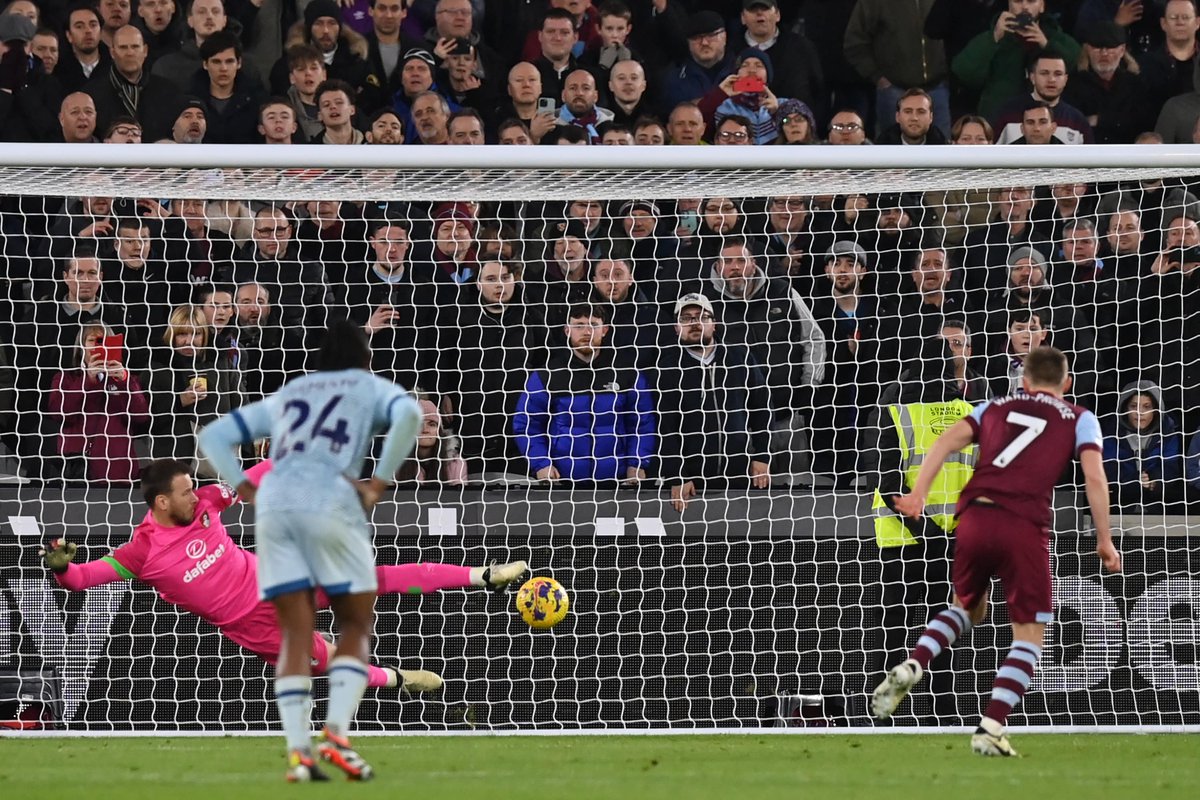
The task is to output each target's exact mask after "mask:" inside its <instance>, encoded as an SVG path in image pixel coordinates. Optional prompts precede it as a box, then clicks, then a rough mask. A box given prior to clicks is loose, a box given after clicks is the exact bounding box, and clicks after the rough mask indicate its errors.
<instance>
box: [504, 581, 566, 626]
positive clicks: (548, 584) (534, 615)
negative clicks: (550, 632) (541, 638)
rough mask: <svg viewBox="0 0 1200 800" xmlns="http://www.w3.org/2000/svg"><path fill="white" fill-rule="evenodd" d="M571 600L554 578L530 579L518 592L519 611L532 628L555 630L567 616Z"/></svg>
mask: <svg viewBox="0 0 1200 800" xmlns="http://www.w3.org/2000/svg"><path fill="white" fill-rule="evenodd" d="M570 606H571V600H570V598H569V597H567V590H566V589H564V588H563V587H562V584H560V583H559V582H558V581H556V580H554V578H530V579H529V580H527V581H526V582H525V585H524V586H522V587H521V589H520V591H518V592H517V611H519V612H521V619H523V620H525V623H526V624H527V625H529V627H531V628H537V629H538V630H545V629H546V628H553V627H554V626H555V625H557V624H558V623H560V622H562V621H563V618H564V617H566V616H567V609H568V608H570Z"/></svg>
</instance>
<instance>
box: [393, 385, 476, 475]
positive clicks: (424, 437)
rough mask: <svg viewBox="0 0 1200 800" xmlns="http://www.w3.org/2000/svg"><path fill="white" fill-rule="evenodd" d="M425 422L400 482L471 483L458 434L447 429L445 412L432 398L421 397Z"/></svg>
mask: <svg viewBox="0 0 1200 800" xmlns="http://www.w3.org/2000/svg"><path fill="white" fill-rule="evenodd" d="M420 404H421V415H422V417H423V421H422V423H421V429H420V430H419V431H418V432H417V442H416V446H415V447H414V448H413V453H412V455H411V456H409V457H408V458H407V459H406V460H405V462H404V464H403V465H401V467H400V471H399V472H397V473H396V481H397V482H398V483H404V482H407V481H412V482H415V483H417V484H418V485H420V484H442V485H445V486H462V485H464V484H465V483H466V482H467V462H466V461H464V460H463V457H462V455H460V453H459V443H458V437H457V436H455V435H454V434H452V433H451V432H450V431H448V430H446V428H445V426H444V425H443V424H442V415H441V412H439V411H438V408H437V406H436V405H434V403H433V401H432V400H429V399H428V398H424V397H422V398H421V400H420Z"/></svg>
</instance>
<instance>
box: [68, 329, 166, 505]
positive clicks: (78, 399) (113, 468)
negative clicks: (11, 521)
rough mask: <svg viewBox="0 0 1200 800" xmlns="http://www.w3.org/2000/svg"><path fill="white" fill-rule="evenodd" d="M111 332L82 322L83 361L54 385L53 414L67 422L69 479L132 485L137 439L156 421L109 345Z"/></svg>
mask: <svg viewBox="0 0 1200 800" xmlns="http://www.w3.org/2000/svg"><path fill="white" fill-rule="evenodd" d="M111 335H112V330H111V329H109V328H106V327H104V326H103V325H84V326H81V327H80V329H79V347H78V353H77V359H78V364H76V365H74V366H71V367H68V368H66V369H64V370H63V371H62V372H60V373H59V374H58V375H55V376H54V381H53V384H52V385H51V387H50V414H51V416H52V417H54V418H56V419H57V421H58V422H59V424H60V425H61V428H60V433H59V435H58V452H59V455H61V456H63V459H64V462H65V463H64V466H63V477H64V478H66V479H68V480H71V479H75V480H86V481H89V482H102V483H131V482H134V481H136V480H137V479H138V476H139V475H140V470H139V469H138V458H137V454H136V452H135V451H134V447H133V437H135V436H137V435H139V434H141V433H143V432H145V430H146V427H147V425H148V423H149V422H150V416H149V404H148V402H147V400H146V395H145V394H144V393H143V392H142V385H141V383H139V382H138V379H137V376H135V375H132V374H130V373H129V371H128V370H127V369H126V366H125V364H124V362H123V360H122V358H121V354H120V353H113V352H109V349H108V348H106V347H104V344H103V343H104V338H105V337H106V336H111ZM110 356H112V358H110V359H109V360H106V358H108V357H110Z"/></svg>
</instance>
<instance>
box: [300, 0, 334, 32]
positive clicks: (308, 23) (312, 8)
mask: <svg viewBox="0 0 1200 800" xmlns="http://www.w3.org/2000/svg"><path fill="white" fill-rule="evenodd" d="M321 17H332V18H333V19H335V20H337V24H338V27H339V28H341V27H342V9H341V8H339V7H338V4H337V3H336V2H334V0H312V2H311V3H309V4H308V5H307V6H305V7H304V27H305V28H306V29H307V28H311V27H312V26H313V23H314V22H316V21H317V20H319V19H320V18H321Z"/></svg>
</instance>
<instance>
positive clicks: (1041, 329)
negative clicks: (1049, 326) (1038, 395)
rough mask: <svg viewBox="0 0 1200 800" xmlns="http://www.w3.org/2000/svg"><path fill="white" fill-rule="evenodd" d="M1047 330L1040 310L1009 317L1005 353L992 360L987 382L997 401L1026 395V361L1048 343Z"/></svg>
mask: <svg viewBox="0 0 1200 800" xmlns="http://www.w3.org/2000/svg"><path fill="white" fill-rule="evenodd" d="M1046 334H1047V331H1046V327H1045V325H1044V324H1043V322H1042V319H1041V314H1040V312H1038V311H1037V310H1036V309H1024V310H1019V311H1013V312H1011V313H1010V314H1009V315H1008V341H1007V343H1006V344H1005V346H1004V350H1003V351H1002V352H999V353H997V354H995V355H993V356H991V357H990V358H989V359H988V362H987V372H986V375H987V378H988V382H989V383H990V384H991V386H992V394H993V395H995V396H996V397H1007V396H1008V395H1010V394H1018V393H1020V392H1023V391H1024V389H1023V388H1022V386H1021V379H1022V378H1023V377H1024V376H1025V357H1026V356H1027V355H1029V354H1030V352H1032V351H1033V350H1034V349H1035V348H1038V347H1041V346H1042V345H1043V344H1044V343H1045V341H1046Z"/></svg>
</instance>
